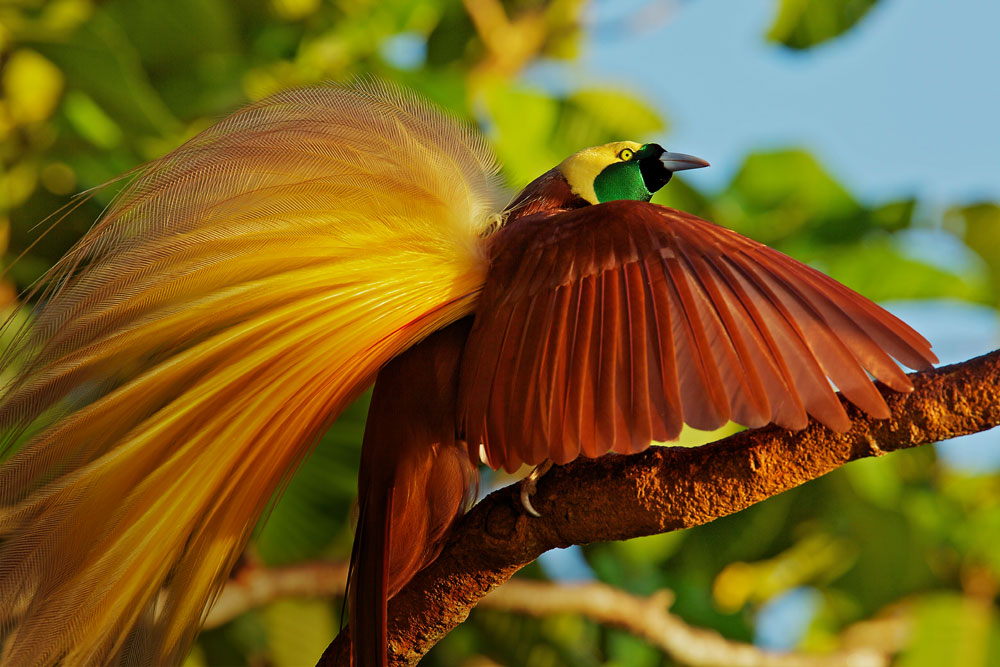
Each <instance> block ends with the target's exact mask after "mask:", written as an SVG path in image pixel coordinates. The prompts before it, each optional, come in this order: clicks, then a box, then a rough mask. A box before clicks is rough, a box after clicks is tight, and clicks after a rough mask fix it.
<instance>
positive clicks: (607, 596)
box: [205, 562, 899, 667]
mask: <svg viewBox="0 0 1000 667" xmlns="http://www.w3.org/2000/svg"><path fill="white" fill-rule="evenodd" d="M346 584H347V565H346V564H345V563H322V562H313V563H301V564H298V565H293V566H289V567H283V568H262V567H247V568H244V569H243V570H242V571H241V572H240V573H239V575H238V576H237V577H236V578H235V579H233V580H232V581H230V582H229V583H228V584H226V587H225V588H224V589H223V591H222V594H221V595H220V596H219V599H218V601H217V602H216V603H215V606H214V607H212V611H211V612H210V613H209V616H208V619H207V620H206V622H205V627H206V628H212V627H217V626H219V625H222V624H223V623H226V622H228V621H230V620H232V619H233V618H235V617H236V616H238V615H240V614H242V613H244V612H247V611H249V610H251V609H254V608H257V607H261V606H263V605H266V604H269V603H271V602H274V601H276V600H280V599H283V598H288V597H335V596H340V595H343V594H344V590H345V589H346ZM673 599H674V596H673V593H672V592H671V591H669V590H661V591H658V592H657V593H654V594H653V595H650V596H648V597H645V596H640V595H633V594H631V593H628V592H626V591H623V590H620V589H617V588H615V587H613V586H609V585H607V584H603V583H599V582H590V583H583V584H559V583H554V582H548V581H530V580H525V579H517V578H515V579H511V580H510V581H508V582H506V583H505V584H504V585H503V586H501V587H499V588H497V589H496V590H494V591H492V592H491V593H489V594H488V595H487V596H486V597H484V598H483V599H482V600H480V601H479V604H478V605H476V606H477V607H478V608H480V609H494V610H497V611H506V612H513V613H519V614H527V615H530V616H549V615H552V614H576V615H579V616H584V617H586V618H589V619H591V620H593V621H595V622H597V623H600V624H602V625H607V626H613V627H617V628H621V629H622V630H625V631H626V632H629V633H631V634H633V635H635V636H636V637H640V638H642V639H645V640H646V641H648V642H649V643H650V644H651V645H653V646H655V647H657V648H659V649H660V650H662V651H664V652H666V653H667V654H669V655H671V656H672V657H673V658H675V659H676V660H677V661H679V662H681V663H683V664H685V665H691V666H692V667H717V666H723V667H843V665H851V666H852V667H883V666H884V665H887V664H888V661H889V654H890V653H893V652H895V651H896V650H898V649H899V646H898V645H891V646H885V645H884V642H881V643H880V644H879V649H878V650H877V649H875V648H873V647H871V646H868V645H867V644H865V643H864V642H859V641H854V642H853V645H852V646H850V647H849V648H844V649H842V650H839V651H836V652H833V653H830V654H826V655H810V654H804V653H778V652H774V651H767V650H764V649H761V648H758V647H756V646H753V645H752V644H745V643H742V642H737V641H732V640H729V639H726V638H725V637H723V636H722V635H720V634H719V633H717V632H715V631H713V630H706V629H703V628H697V627H692V626H690V625H688V624H687V623H685V622H684V621H683V620H682V619H681V618H680V617H678V616H675V615H674V614H672V613H670V611H669V608H670V605H671V604H672V603H673ZM868 623H869V624H873V623H875V622H874V621H869V622H868ZM855 634H856V633H855ZM881 634H884V633H880V636H881Z"/></svg>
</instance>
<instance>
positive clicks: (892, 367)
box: [771, 262, 913, 392]
mask: <svg viewBox="0 0 1000 667" xmlns="http://www.w3.org/2000/svg"><path fill="white" fill-rule="evenodd" d="M771 269H772V270H773V271H775V272H777V273H778V274H780V276H781V279H782V280H783V282H784V283H785V284H786V285H788V287H789V288H790V289H792V290H794V291H795V292H796V293H798V295H799V296H800V298H802V299H803V300H804V301H807V302H808V303H810V304H811V305H812V307H813V308H815V309H816V311H817V312H818V313H820V314H821V315H822V317H823V319H824V320H826V322H827V323H828V324H829V325H830V327H831V328H832V329H833V331H836V332H837V335H838V337H840V338H841V340H843V342H844V344H845V346H846V348H847V350H848V351H849V352H850V353H851V354H852V355H853V356H854V358H855V359H857V361H858V363H860V364H861V365H862V366H864V367H865V368H866V369H867V370H868V372H869V373H871V374H872V375H873V376H874V377H875V378H876V379H878V380H881V381H882V382H884V383H885V384H886V385H887V386H889V387H891V388H892V389H894V390H896V391H901V392H907V391H911V390H912V389H913V385H912V384H911V383H910V380H909V378H907V377H906V374H905V373H903V371H902V370H901V369H900V367H899V365H898V364H896V363H895V362H894V361H893V360H892V358H891V357H890V356H889V354H887V353H886V351H885V350H883V349H882V347H881V346H880V345H879V344H878V343H877V342H876V341H875V340H873V339H872V337H871V336H870V335H869V334H868V332H867V331H865V330H864V329H863V328H862V327H861V326H859V325H858V323H857V321H856V320H855V319H854V318H852V317H851V316H850V314H849V313H848V312H847V311H845V310H844V308H843V307H842V306H841V304H840V303H838V300H837V299H836V298H835V297H834V296H833V295H829V294H827V293H825V292H824V291H823V290H822V289H821V288H817V287H816V285H815V283H814V281H813V280H812V276H811V275H810V273H811V272H806V273H804V274H803V272H802V271H798V272H794V271H793V270H792V267H789V266H787V265H786V263H784V262H775V263H774V264H773V265H772V266H771Z"/></svg>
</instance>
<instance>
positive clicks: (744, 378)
mask: <svg viewBox="0 0 1000 667" xmlns="http://www.w3.org/2000/svg"><path fill="white" fill-rule="evenodd" d="M678 250H679V252H680V258H679V259H680V260H682V261H683V262H684V263H685V264H686V265H687V267H688V268H689V271H688V275H689V276H690V278H691V281H690V282H689V285H690V287H691V291H692V294H694V295H695V298H694V301H695V303H697V304H699V305H700V307H699V316H700V318H701V322H702V323H703V324H704V325H705V329H706V337H707V338H708V341H709V346H710V347H709V349H710V350H711V351H712V354H713V357H714V359H715V366H716V368H717V369H718V370H719V373H720V377H721V379H722V384H723V388H724V389H725V391H726V394H727V401H728V404H729V409H730V415H731V417H732V418H733V419H734V420H735V421H737V422H739V423H741V424H744V425H746V426H750V427H757V426H763V425H764V424H766V423H768V421H770V419H769V416H770V407H769V406H768V404H767V398H766V397H764V396H763V393H762V392H761V391H760V389H761V388H760V387H759V385H758V386H757V387H754V386H752V382H751V380H750V379H749V376H750V375H754V373H753V371H752V370H751V369H748V368H747V367H746V366H745V364H744V363H741V355H740V349H741V348H742V345H741V343H742V341H740V335H739V330H738V329H737V328H736V327H735V325H734V323H733V322H732V320H731V318H730V319H727V318H726V315H727V314H728V313H727V312H726V308H725V304H724V303H723V302H722V301H721V298H720V299H716V298H715V297H716V294H715V293H714V292H713V289H712V288H714V287H715V284H714V283H713V282H712V278H711V275H710V274H708V273H707V271H706V269H705V267H704V262H703V261H702V256H703V254H702V251H700V250H689V249H688V248H686V247H685V245H682V244H678ZM716 291H717V290H716ZM744 351H745V348H744ZM742 359H746V355H745V354H744V355H742Z"/></svg>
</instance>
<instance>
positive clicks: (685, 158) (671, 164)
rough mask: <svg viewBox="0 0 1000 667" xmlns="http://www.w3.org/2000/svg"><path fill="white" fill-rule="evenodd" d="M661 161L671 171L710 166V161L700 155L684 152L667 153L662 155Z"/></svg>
mask: <svg viewBox="0 0 1000 667" xmlns="http://www.w3.org/2000/svg"><path fill="white" fill-rule="evenodd" d="M660 162H662V163H663V166H664V167H666V168H667V169H668V170H670V171H684V170H685V169H701V168H702V167H707V166H709V164H708V162H706V161H705V160H702V159H701V158H700V157H695V156H693V155H686V154H684V153H666V152H664V153H663V155H661V156H660Z"/></svg>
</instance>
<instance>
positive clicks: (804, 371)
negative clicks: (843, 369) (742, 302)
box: [727, 252, 851, 432]
mask: <svg viewBox="0 0 1000 667" xmlns="http://www.w3.org/2000/svg"><path fill="white" fill-rule="evenodd" d="M727 259H728V260H729V261H730V262H731V264H732V266H733V267H735V268H736V269H737V271H736V274H735V275H737V276H738V279H739V280H741V281H743V282H744V288H746V287H750V286H751V285H752V286H753V290H754V292H756V293H757V294H758V295H759V297H758V299H757V303H758V304H759V306H761V307H763V308H765V309H766V311H767V312H766V313H765V314H764V319H763V320H762V322H766V326H767V327H768V328H769V329H770V330H771V332H772V334H774V336H775V339H776V342H777V344H778V348H779V349H781V348H786V347H787V348H790V354H789V355H788V356H787V357H786V359H787V361H788V362H789V363H790V367H789V370H790V371H791V372H792V378H793V381H794V386H795V390H796V391H797V393H798V395H799V397H800V398H801V400H802V403H803V405H804V406H805V408H806V411H807V412H808V413H809V414H811V415H812V416H813V417H815V418H816V419H818V420H819V421H821V422H822V423H823V424H825V425H826V426H828V427H830V428H832V429H833V430H835V431H841V432H843V431H846V430H848V429H849V428H850V427H851V422H850V419H848V417H847V413H846V412H844V407H843V406H842V405H841V404H840V401H838V400H837V396H836V394H834V392H833V388H832V387H831V386H830V382H829V381H828V380H827V379H826V375H825V374H824V373H823V370H822V368H821V366H820V364H819V361H818V360H817V359H816V357H815V356H814V355H813V353H812V350H811V349H810V347H809V345H808V344H807V343H806V342H805V340H803V337H802V332H801V331H800V330H799V328H798V327H797V326H796V324H795V320H794V318H793V317H792V316H791V314H790V313H789V312H788V309H787V308H786V307H785V305H784V304H783V303H782V302H781V300H780V299H779V298H778V297H777V295H775V294H774V293H773V292H772V291H771V289H770V287H769V286H768V285H767V283H766V282H765V281H762V280H761V279H760V278H759V276H758V275H757V273H756V271H755V270H754V268H755V262H754V261H753V260H752V259H748V258H747V257H746V256H744V255H743V254H742V253H740V252H736V253H733V254H731V255H729V256H728V257H727Z"/></svg>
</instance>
